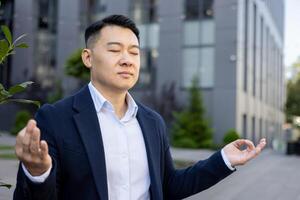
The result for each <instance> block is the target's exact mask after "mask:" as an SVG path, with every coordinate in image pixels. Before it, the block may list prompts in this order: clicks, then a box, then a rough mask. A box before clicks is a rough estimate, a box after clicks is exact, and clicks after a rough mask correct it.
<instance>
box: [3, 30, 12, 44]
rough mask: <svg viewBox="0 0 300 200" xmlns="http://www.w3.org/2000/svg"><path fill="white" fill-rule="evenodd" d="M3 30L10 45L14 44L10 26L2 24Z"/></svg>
mask: <svg viewBox="0 0 300 200" xmlns="http://www.w3.org/2000/svg"><path fill="white" fill-rule="evenodd" d="M1 30H2V31H3V33H4V35H5V38H6V39H7V41H8V43H9V45H11V44H12V36H11V32H10V30H9V28H8V27H7V26H6V25H2V26H1Z"/></svg>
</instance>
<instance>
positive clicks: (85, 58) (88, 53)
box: [81, 49, 92, 68]
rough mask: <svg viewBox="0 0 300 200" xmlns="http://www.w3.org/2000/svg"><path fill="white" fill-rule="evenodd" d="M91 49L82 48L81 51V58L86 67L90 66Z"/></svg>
mask: <svg viewBox="0 0 300 200" xmlns="http://www.w3.org/2000/svg"><path fill="white" fill-rule="evenodd" d="M91 53H92V52H91V50H90V49H83V50H82V52H81V59H82V62H83V64H84V65H85V66H86V67H87V68H91V67H92V57H91Z"/></svg>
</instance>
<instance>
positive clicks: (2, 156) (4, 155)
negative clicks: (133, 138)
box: [0, 153, 17, 160]
mask: <svg viewBox="0 0 300 200" xmlns="http://www.w3.org/2000/svg"><path fill="white" fill-rule="evenodd" d="M0 159H8V160H16V159H17V156H16V155H15V154H14V153H0Z"/></svg>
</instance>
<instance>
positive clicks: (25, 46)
mask: <svg viewBox="0 0 300 200" xmlns="http://www.w3.org/2000/svg"><path fill="white" fill-rule="evenodd" d="M16 47H18V48H28V47H29V46H28V45H27V44H26V43H20V44H18V45H17V46H16Z"/></svg>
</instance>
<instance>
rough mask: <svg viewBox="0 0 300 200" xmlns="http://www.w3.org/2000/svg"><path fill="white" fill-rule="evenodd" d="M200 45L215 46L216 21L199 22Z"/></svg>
mask: <svg viewBox="0 0 300 200" xmlns="http://www.w3.org/2000/svg"><path fill="white" fill-rule="evenodd" d="M199 26H200V28H199V30H200V31H199V32H200V34H199V35H200V44H202V45H203V44H206V45H208V44H214V43H215V21H214V20H201V21H200V22H199Z"/></svg>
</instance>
